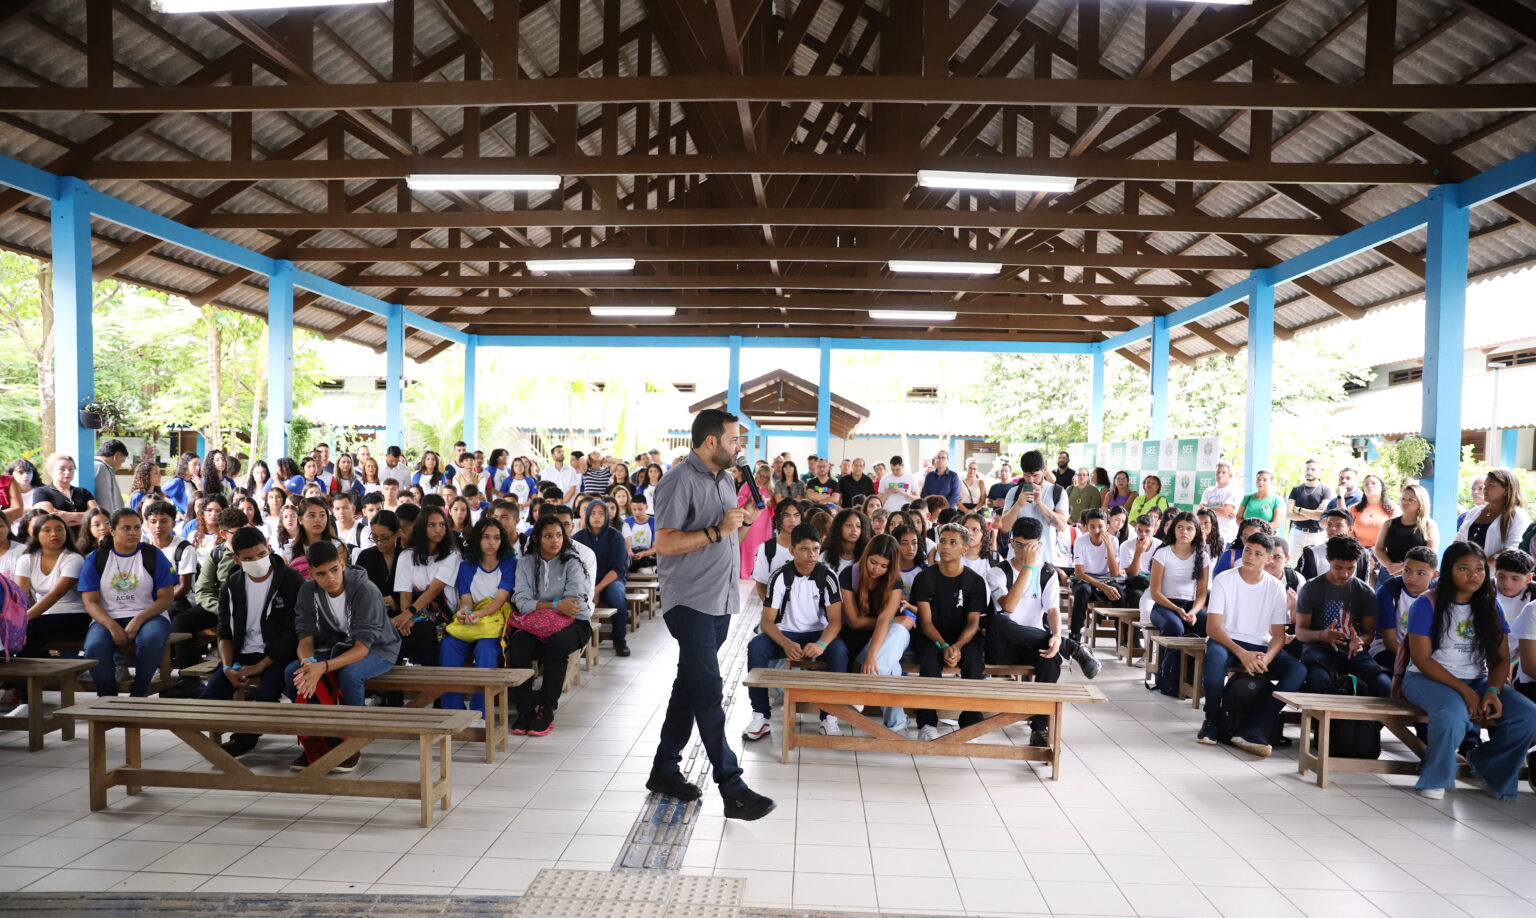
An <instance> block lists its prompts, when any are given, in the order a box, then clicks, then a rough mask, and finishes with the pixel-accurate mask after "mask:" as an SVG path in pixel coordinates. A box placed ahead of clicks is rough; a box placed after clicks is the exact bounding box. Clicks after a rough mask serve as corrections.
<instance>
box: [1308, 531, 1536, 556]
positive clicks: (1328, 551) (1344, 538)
mask: <svg viewBox="0 0 1536 918" xmlns="http://www.w3.org/2000/svg"><path fill="white" fill-rule="evenodd" d="M1363 554H1365V547H1364V546H1362V545H1361V544H1360V540H1359V539H1356V538H1355V537H1354V536H1352V535H1348V534H1345V535H1341V536H1334V537H1333V538H1331V539H1329V540H1328V543H1327V545H1325V546H1324V547H1323V557H1325V558H1327V559H1328V560H1329V561H1350V562H1358V561H1359V560H1360V556H1361V555H1363ZM1526 558H1527V559H1529V558H1530V555H1526Z"/></svg>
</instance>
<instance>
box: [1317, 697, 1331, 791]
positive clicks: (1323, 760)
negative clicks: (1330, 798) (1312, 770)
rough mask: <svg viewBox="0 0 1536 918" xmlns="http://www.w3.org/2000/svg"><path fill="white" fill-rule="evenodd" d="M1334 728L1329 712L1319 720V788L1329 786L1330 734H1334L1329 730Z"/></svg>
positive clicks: (1325, 712)
mask: <svg viewBox="0 0 1536 918" xmlns="http://www.w3.org/2000/svg"><path fill="white" fill-rule="evenodd" d="M1332 726H1333V715H1331V714H1329V713H1328V712H1327V711H1324V712H1323V715H1322V717H1319V718H1318V720H1317V786H1318V787H1327V786H1328V756H1329V755H1331V752H1330V751H1329V749H1328V734H1329V733H1331V732H1333V731H1332V730H1330V729H1329V728H1330V727H1332Z"/></svg>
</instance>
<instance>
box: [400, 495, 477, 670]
mask: <svg viewBox="0 0 1536 918" xmlns="http://www.w3.org/2000/svg"><path fill="white" fill-rule="evenodd" d="M461 560H462V558H461V557H460V556H459V552H458V549H457V548H456V546H455V543H454V540H453V536H452V535H450V534H449V532H448V515H447V514H446V513H444V512H443V511H442V509H441V508H438V507H428V508H426V509H425V510H423V511H421V518H420V519H419V520H417V521H416V526H415V528H414V529H413V530H412V532H411V543H410V547H409V548H408V549H405V550H403V551H401V552H400V557H399V559H398V560H397V561H396V562H395V597H396V598H395V602H396V607H397V608H398V609H399V610H400V611H399V612H397V613H395V615H394V616H393V619H392V620H393V622H394V626H395V630H396V631H398V632H400V637H401V641H400V660H399V662H404V661H406V660H409V661H410V662H412V663H414V664H416V665H417V666H436V665H438V646H437V645H438V641H437V627H438V625H439V624H440V623H446V622H449V621H451V620H452V619H453V610H454V609H456V608H458V604H459V596H458V587H457V584H458V582H459V562H460V561H461Z"/></svg>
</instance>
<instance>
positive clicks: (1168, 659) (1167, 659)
mask: <svg viewBox="0 0 1536 918" xmlns="http://www.w3.org/2000/svg"><path fill="white" fill-rule="evenodd" d="M1173 602H1174V603H1175V604H1177V605H1178V606H1179V607H1180V608H1179V609H1171V608H1169V607H1168V606H1160V605H1155V604H1154V605H1153V606H1152V624H1154V625H1156V626H1157V631H1158V634H1160V635H1161V636H1163V637H1183V636H1184V635H1186V634H1198V635H1200V636H1201V637H1205V610H1204V609H1201V610H1200V611H1199V612H1198V613H1196V615H1195V623H1194V624H1193V625H1191V624H1189V623H1188V622H1186V621H1184V617H1183V616H1182V615H1180V614H1179V612H1180V611H1181V610H1182V611H1184V612H1188V611H1189V609H1190V607H1191V606H1193V605H1194V604H1195V601H1194V600H1193V599H1175V600H1173ZM1150 650H1151V648H1150V647H1148V648H1144V649H1143V652H1144V653H1145V652H1147V651H1150ZM1183 659H1184V655H1183V654H1181V653H1179V652H1178V651H1177V650H1164V651H1163V656H1162V658H1161V659H1160V660H1158V666H1157V678H1158V684H1159V685H1173V684H1175V683H1177V682H1178V681H1179V666H1180V664H1181V663H1182V662H1183Z"/></svg>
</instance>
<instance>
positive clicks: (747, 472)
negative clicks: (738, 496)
mask: <svg viewBox="0 0 1536 918" xmlns="http://www.w3.org/2000/svg"><path fill="white" fill-rule="evenodd" d="M736 467H737V468H738V469H741V474H742V477H744V478H746V479H747V490H749V491H751V492H752V503H754V504H756V505H757V509H759V510H761V509H763V492H761V491H759V490H758V489H757V474H756V473H755V472H753V470H752V463H751V462H748V461H747V457H746V456H741V455H738V456H737V457H736Z"/></svg>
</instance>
